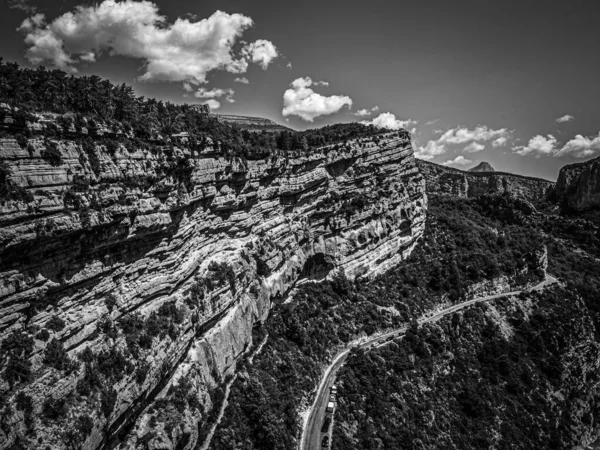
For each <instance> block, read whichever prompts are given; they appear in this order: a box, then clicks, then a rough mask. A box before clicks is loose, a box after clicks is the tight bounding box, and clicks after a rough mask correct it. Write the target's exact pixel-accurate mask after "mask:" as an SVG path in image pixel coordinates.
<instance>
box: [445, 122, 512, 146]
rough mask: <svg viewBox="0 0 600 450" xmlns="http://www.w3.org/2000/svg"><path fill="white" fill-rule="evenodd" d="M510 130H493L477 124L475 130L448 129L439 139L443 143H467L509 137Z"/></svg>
mask: <svg viewBox="0 0 600 450" xmlns="http://www.w3.org/2000/svg"><path fill="white" fill-rule="evenodd" d="M509 135H510V131H509V130H507V129H506V128H500V129H498V130H493V129H491V128H488V127H487V126H485V125H484V126H481V125H480V126H477V127H476V128H474V129H473V130H469V129H468V128H453V129H450V130H448V131H446V132H445V133H444V134H443V135H442V136H441V137H440V139H439V141H440V143H442V144H466V143H467V142H472V141H476V142H482V141H484V142H485V141H491V140H492V139H498V138H500V137H504V138H508V136H509Z"/></svg>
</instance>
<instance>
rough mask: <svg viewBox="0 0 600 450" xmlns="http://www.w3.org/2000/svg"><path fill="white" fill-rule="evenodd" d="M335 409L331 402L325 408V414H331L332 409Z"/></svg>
mask: <svg viewBox="0 0 600 450" xmlns="http://www.w3.org/2000/svg"><path fill="white" fill-rule="evenodd" d="M334 408H335V404H334V403H333V402H329V403H327V408H325V412H326V413H333V409H334Z"/></svg>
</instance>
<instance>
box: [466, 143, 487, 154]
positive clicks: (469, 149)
mask: <svg viewBox="0 0 600 450" xmlns="http://www.w3.org/2000/svg"><path fill="white" fill-rule="evenodd" d="M484 148H485V145H483V144H478V143H477V142H475V141H473V142H471V143H470V144H469V145H467V146H466V147H465V148H464V149H463V152H466V153H475V152H480V151H481V150H483V149H484Z"/></svg>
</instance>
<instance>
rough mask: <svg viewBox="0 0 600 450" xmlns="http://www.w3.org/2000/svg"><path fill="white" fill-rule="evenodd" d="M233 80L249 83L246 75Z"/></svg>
mask: <svg viewBox="0 0 600 450" xmlns="http://www.w3.org/2000/svg"><path fill="white" fill-rule="evenodd" d="M233 81H234V82H236V83H242V84H250V80H248V78H246V77H238V78H236V79H235V80H233Z"/></svg>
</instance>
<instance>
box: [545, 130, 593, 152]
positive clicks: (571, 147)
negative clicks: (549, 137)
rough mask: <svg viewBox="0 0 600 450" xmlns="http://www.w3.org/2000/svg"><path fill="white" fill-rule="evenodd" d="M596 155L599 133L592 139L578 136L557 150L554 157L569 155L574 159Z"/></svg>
mask: <svg viewBox="0 0 600 450" xmlns="http://www.w3.org/2000/svg"><path fill="white" fill-rule="evenodd" d="M597 153H600V133H598V136H593V137H585V136H582V135H581V134H578V135H576V136H575V137H574V138H573V139H571V140H570V141H569V142H567V143H566V144H565V145H564V146H563V147H562V148H561V149H560V150H558V151H557V152H556V153H555V155H554V156H564V155H571V156H574V157H575V158H586V157H588V156H592V155H595V154H597Z"/></svg>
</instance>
